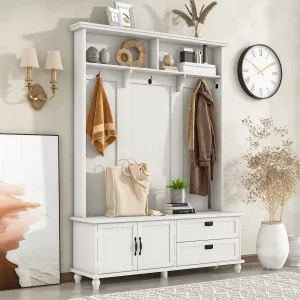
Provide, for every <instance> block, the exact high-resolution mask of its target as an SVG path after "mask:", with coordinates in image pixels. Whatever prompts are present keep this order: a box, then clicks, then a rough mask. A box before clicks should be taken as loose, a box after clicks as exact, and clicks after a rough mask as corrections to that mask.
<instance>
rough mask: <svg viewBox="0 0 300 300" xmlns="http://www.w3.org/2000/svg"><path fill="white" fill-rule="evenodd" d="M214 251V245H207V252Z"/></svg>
mask: <svg viewBox="0 0 300 300" xmlns="http://www.w3.org/2000/svg"><path fill="white" fill-rule="evenodd" d="M211 249H214V245H205V250H211Z"/></svg>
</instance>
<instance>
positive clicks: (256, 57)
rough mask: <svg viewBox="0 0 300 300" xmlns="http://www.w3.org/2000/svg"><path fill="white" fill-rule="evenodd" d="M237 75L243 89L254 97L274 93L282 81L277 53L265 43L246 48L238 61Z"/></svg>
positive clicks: (265, 96)
mask: <svg viewBox="0 0 300 300" xmlns="http://www.w3.org/2000/svg"><path fill="white" fill-rule="evenodd" d="M238 77H239V81H240V84H241V86H242V88H243V89H244V91H245V92H246V93H247V94H248V95H249V96H250V97H252V98H254V99H266V98H270V97H272V96H273V95H275V94H276V92H277V91H278V89H279V87H280V84H281V81H282V68H281V63H280V60H279V58H278V56H277V54H276V53H275V52H274V50H272V49H271V48H270V47H268V46H266V45H254V46H251V47H249V48H247V49H246V50H245V51H244V52H243V53H242V55H241V57H240V60H239V63H238Z"/></svg>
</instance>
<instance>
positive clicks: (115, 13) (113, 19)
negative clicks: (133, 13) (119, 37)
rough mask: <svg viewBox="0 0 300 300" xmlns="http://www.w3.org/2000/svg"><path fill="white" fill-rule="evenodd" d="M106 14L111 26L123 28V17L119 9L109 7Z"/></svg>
mask: <svg viewBox="0 0 300 300" xmlns="http://www.w3.org/2000/svg"><path fill="white" fill-rule="evenodd" d="M106 14H107V20H108V24H109V25H110V26H122V17H121V13H120V11H119V10H118V9H116V8H113V7H109V6H108V7H106Z"/></svg>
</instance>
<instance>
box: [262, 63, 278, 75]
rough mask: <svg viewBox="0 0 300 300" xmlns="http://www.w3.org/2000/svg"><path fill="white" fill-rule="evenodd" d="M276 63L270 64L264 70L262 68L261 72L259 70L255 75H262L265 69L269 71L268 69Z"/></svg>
mask: <svg viewBox="0 0 300 300" xmlns="http://www.w3.org/2000/svg"><path fill="white" fill-rule="evenodd" d="M275 63H276V62H272V63H270V64H269V65H267V66H266V67H265V68H263V69H262V70H260V71H259V72H258V73H257V74H259V73H262V72H264V71H266V70H267V69H269V68H270V67H272V66H273V65H275ZM262 74H263V73H262Z"/></svg>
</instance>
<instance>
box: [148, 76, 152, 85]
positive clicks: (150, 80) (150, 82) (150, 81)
mask: <svg viewBox="0 0 300 300" xmlns="http://www.w3.org/2000/svg"><path fill="white" fill-rule="evenodd" d="M148 83H149V84H152V75H151V78H150V79H149V80H148Z"/></svg>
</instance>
